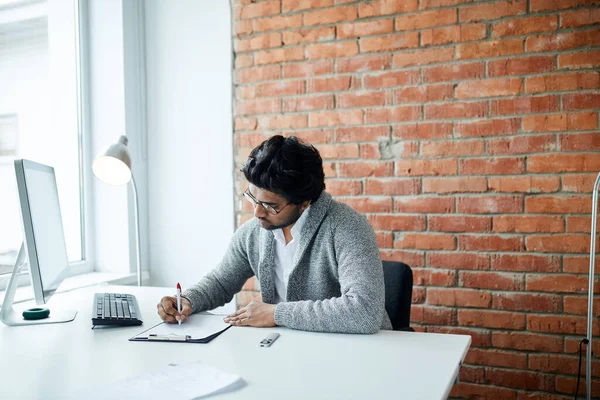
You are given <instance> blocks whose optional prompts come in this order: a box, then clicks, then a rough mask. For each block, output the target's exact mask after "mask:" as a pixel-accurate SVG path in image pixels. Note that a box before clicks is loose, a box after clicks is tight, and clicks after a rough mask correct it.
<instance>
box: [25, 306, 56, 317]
mask: <svg viewBox="0 0 600 400" xmlns="http://www.w3.org/2000/svg"><path fill="white" fill-rule="evenodd" d="M48 315H50V310H49V309H47V308H40V307H36V308H30V309H29V310H25V311H23V318H25V319H42V318H48Z"/></svg>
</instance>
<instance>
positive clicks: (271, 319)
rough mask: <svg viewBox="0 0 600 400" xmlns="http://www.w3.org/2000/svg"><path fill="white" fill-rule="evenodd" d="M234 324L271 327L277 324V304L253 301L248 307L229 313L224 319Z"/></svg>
mask: <svg viewBox="0 0 600 400" xmlns="http://www.w3.org/2000/svg"><path fill="white" fill-rule="evenodd" d="M223 321H225V322H226V323H229V324H231V325H234V326H254V327H257V328H269V327H272V326H276V325H275V304H265V303H262V302H260V301H251V302H250V304H248V305H247V306H246V307H243V308H240V309H239V310H238V311H237V312H235V313H233V314H231V315H228V316H227V317H225V318H224V319H223Z"/></svg>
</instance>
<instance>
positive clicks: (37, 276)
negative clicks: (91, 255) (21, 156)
mask: <svg viewBox="0 0 600 400" xmlns="http://www.w3.org/2000/svg"><path fill="white" fill-rule="evenodd" d="M15 172H16V175H17V186H18V189H19V200H20V205H21V216H22V220H23V228H24V237H25V248H26V250H27V255H28V258H29V270H30V273H31V281H32V284H33V291H34V294H35V300H36V302H37V303H38V304H43V303H46V302H47V301H48V300H49V299H50V297H51V296H52V294H53V293H54V292H55V291H56V289H57V288H58V286H59V285H60V283H61V282H62V281H63V279H64V278H65V277H66V276H67V274H68V268H69V261H68V258H67V246H66V243H65V235H64V231H63V224H62V216H61V212H60V204H59V201H58V190H57V188H56V178H55V175H54V168H52V167H50V166H47V165H43V164H38V163H35V162H33V161H29V160H16V161H15Z"/></svg>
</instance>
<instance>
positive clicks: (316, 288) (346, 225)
mask: <svg viewBox="0 0 600 400" xmlns="http://www.w3.org/2000/svg"><path fill="white" fill-rule="evenodd" d="M242 172H243V173H244V175H245V177H246V179H247V180H248V182H249V186H248V190H246V192H245V193H244V197H245V198H246V199H247V200H248V201H250V202H251V203H252V205H253V206H254V216H255V218H253V219H251V220H249V221H247V222H246V223H244V224H243V225H242V226H241V227H240V228H239V229H238V230H237V231H236V232H235V234H234V236H233V239H232V241H231V243H230V245H229V249H228V251H227V253H226V254H225V257H224V258H223V261H222V262H221V264H220V265H219V266H217V267H216V268H215V269H214V270H212V271H211V272H210V273H209V274H208V275H206V276H205V277H204V278H203V279H202V280H201V281H200V282H199V283H197V284H196V285H195V286H193V287H192V288H190V289H188V290H186V291H185V292H184V293H183V298H182V311H181V313H178V312H177V308H176V299H175V297H173V296H166V297H163V298H162V299H161V301H160V303H158V305H157V308H158V313H159V315H160V317H161V318H162V319H163V320H164V321H166V322H171V323H175V322H177V321H179V320H182V321H185V319H186V318H187V317H188V316H189V315H190V314H191V313H195V312H200V311H205V310H211V309H213V308H216V307H219V306H222V305H223V304H226V303H227V302H229V301H231V299H232V298H233V296H234V295H235V294H236V293H237V292H239V291H240V290H241V289H242V286H243V285H244V283H245V282H246V280H247V279H249V278H250V277H252V276H255V275H256V277H257V279H258V281H259V283H260V288H261V295H262V302H259V301H253V302H251V303H250V304H248V305H247V306H246V307H243V308H241V309H240V310H238V311H237V312H235V313H233V314H231V315H229V316H227V317H226V318H225V319H224V321H225V322H227V323H230V324H231V325H235V326H254V327H272V326H277V325H281V326H287V327H289V328H293V329H301V330H307V331H317V332H342V333H375V332H377V331H378V330H379V329H391V327H392V326H391V323H390V319H389V317H388V315H387V314H386V312H385V307H384V299H385V294H384V284H383V269H382V266H381V259H380V257H379V249H378V246H377V240H376V238H375V233H374V232H373V229H372V227H371V225H370V224H369V223H368V221H367V220H366V218H365V217H364V216H363V215H361V214H359V213H358V212H356V211H354V210H353V209H352V208H350V207H348V206H347V205H345V204H343V203H339V202H337V201H335V200H333V199H332V197H331V195H330V194H329V193H327V192H325V175H324V173H323V160H322V159H321V156H320V155H319V152H318V151H317V149H315V148H314V147H313V146H311V145H307V144H304V143H302V142H300V141H298V139H297V138H295V137H293V136H292V137H289V138H284V137H283V136H279V135H277V136H273V137H271V138H270V139H268V140H265V141H264V142H263V143H261V144H260V145H259V146H258V147H256V148H255V149H253V150H252V152H251V153H250V156H249V157H248V160H247V162H246V164H245V165H244V166H243V168H242Z"/></svg>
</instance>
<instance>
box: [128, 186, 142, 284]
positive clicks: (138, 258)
mask: <svg viewBox="0 0 600 400" xmlns="http://www.w3.org/2000/svg"><path fill="white" fill-rule="evenodd" d="M130 182H131V187H132V188H133V208H134V214H135V251H136V257H135V260H136V266H137V284H138V286H142V256H141V251H140V212H139V208H138V207H139V205H138V193H137V186H136V184H135V179H134V177H133V174H132V175H131V181H130Z"/></svg>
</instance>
